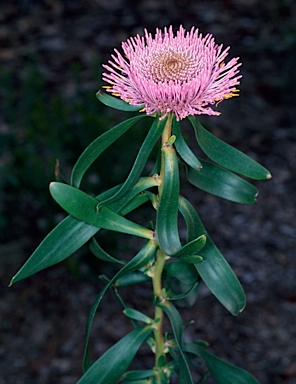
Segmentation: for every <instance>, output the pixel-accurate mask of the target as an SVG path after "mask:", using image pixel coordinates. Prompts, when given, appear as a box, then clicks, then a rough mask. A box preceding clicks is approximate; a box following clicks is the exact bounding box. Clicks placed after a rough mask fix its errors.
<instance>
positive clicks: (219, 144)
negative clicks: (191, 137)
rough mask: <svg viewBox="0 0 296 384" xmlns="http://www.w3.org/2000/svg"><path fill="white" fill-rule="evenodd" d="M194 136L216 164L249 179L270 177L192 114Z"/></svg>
mask: <svg viewBox="0 0 296 384" xmlns="http://www.w3.org/2000/svg"><path fill="white" fill-rule="evenodd" d="M189 121H190V122H191V124H192V125H193V128H194V131H195V136H196V139H197V141H198V144H199V145H200V147H201V149H202V150H203V151H204V153H205V154H206V155H207V156H208V157H209V158H210V159H211V160H213V161H215V162H216V163H217V164H220V165H222V167H225V168H227V169H229V170H230V171H233V172H236V173H239V174H241V175H243V176H247V177H250V178H251V179H256V180H263V179H270V178H271V174H270V172H269V171H268V170H267V169H266V168H264V167H263V166H262V165H260V164H259V163H257V162H256V161H255V160H253V159H251V158H250V157H249V156H247V155H245V154H244V153H243V152H241V151H239V150H238V149H236V148H234V147H232V146H231V145H229V144H227V143H224V142H223V141H222V140H220V139H218V138H217V137H215V136H214V135H212V134H211V133H210V132H209V131H207V130H206V129H205V128H204V127H203V126H202V125H201V124H200V122H199V121H198V120H197V119H196V118H195V117H193V116H190V117H189Z"/></svg>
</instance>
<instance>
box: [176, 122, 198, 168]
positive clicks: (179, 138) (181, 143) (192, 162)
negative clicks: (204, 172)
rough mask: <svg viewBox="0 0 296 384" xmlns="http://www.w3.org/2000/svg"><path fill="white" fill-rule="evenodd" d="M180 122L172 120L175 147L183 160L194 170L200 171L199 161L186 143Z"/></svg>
mask: <svg viewBox="0 0 296 384" xmlns="http://www.w3.org/2000/svg"><path fill="white" fill-rule="evenodd" d="M180 126H181V124H180V122H179V121H177V120H176V119H174V120H173V134H174V135H176V141H175V147H176V150H177V152H178V153H179V155H180V156H181V158H182V159H183V161H185V163H186V164H188V165H189V166H190V167H192V168H193V169H195V170H196V171H200V170H201V168H202V165H201V162H200V161H199V160H198V158H197V157H196V156H195V155H194V153H193V152H192V151H191V149H190V148H189V146H188V144H187V143H186V141H185V139H184V137H183V135H182V133H181V129H180Z"/></svg>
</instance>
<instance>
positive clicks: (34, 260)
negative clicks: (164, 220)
mask: <svg viewBox="0 0 296 384" xmlns="http://www.w3.org/2000/svg"><path fill="white" fill-rule="evenodd" d="M116 190H117V187H113V188H111V189H109V190H107V191H105V192H103V193H102V194H100V195H99V196H98V198H99V199H100V198H102V199H104V198H107V197H108V195H110V194H112V193H114V191H116ZM147 200H148V197H147V196H146V195H144V194H140V195H138V196H135V197H134V198H133V199H132V200H130V201H129V203H128V204H126V205H125V206H124V209H122V206H121V204H120V202H118V204H117V210H118V211H119V212H120V213H121V215H123V216H124V215H126V214H128V213H129V212H131V211H132V210H134V209H136V208H137V207H139V206H140V205H142V204H143V203H145V202H146V201H147ZM99 230H100V228H98V227H94V226H93V225H89V224H86V223H84V222H83V221H80V220H77V219H75V218H74V217H73V216H68V217H66V218H65V219H64V220H63V221H61V222H60V223H59V224H58V225H57V226H56V227H55V228H54V229H53V230H52V231H51V232H50V233H49V234H48V235H47V236H46V237H45V239H44V240H43V241H42V242H41V243H40V245H39V246H38V247H37V249H36V250H35V252H33V254H32V255H31V256H30V258H29V259H28V260H27V261H26V262H25V264H24V265H23V266H22V267H21V268H20V270H19V271H18V272H17V273H16V274H15V275H14V276H13V278H12V279H11V282H10V285H12V284H14V283H16V282H17V281H20V280H23V279H25V278H27V277H29V276H31V275H34V274H35V273H37V272H39V271H41V270H43V269H45V268H48V267H50V266H52V265H54V264H57V263H59V262H61V261H63V260H65V259H66V258H67V257H69V256H70V255H72V254H73V253H74V252H75V251H77V249H79V248H80V247H82V246H83V245H84V244H85V243H86V242H87V241H88V240H89V239H90V238H91V237H92V236H94V235H95V234H96V233H97V232H98V231H99Z"/></svg>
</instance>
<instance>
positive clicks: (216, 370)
mask: <svg viewBox="0 0 296 384" xmlns="http://www.w3.org/2000/svg"><path fill="white" fill-rule="evenodd" d="M184 350H185V351H186V352H188V353H192V354H195V355H197V356H199V357H201V358H202V359H203V360H204V361H205V363H206V365H207V367H208V369H209V371H210V372H211V374H212V375H213V377H214V378H215V380H216V381H217V383H218V384H234V383H235V384H259V382H258V381H257V380H256V379H255V378H254V377H253V376H252V375H251V374H250V373H248V372H247V371H245V370H244V369H241V368H238V367H236V366H235V365H232V364H230V363H228V362H226V361H224V360H222V359H219V358H218V357H217V356H215V355H213V354H212V353H210V352H208V351H206V350H205V348H204V347H202V346H200V345H198V344H197V343H188V344H185V346H184Z"/></svg>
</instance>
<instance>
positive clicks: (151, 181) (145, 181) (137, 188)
mask: <svg viewBox="0 0 296 384" xmlns="http://www.w3.org/2000/svg"><path fill="white" fill-rule="evenodd" d="M159 182H160V181H159V177H158V175H154V176H150V177H141V178H140V179H139V180H138V182H137V183H136V184H135V185H134V187H132V189H131V190H129V191H127V192H126V194H125V195H123V196H122V197H121V198H120V199H119V200H115V201H114V202H113V203H110V204H108V208H110V209H112V210H113V211H116V209H117V207H118V205H120V206H121V207H122V209H124V207H125V205H126V204H128V203H129V201H130V200H132V199H133V198H134V197H135V196H136V195H138V194H140V193H141V192H143V191H146V190H147V189H149V188H152V187H155V186H157V185H159Z"/></svg>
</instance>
